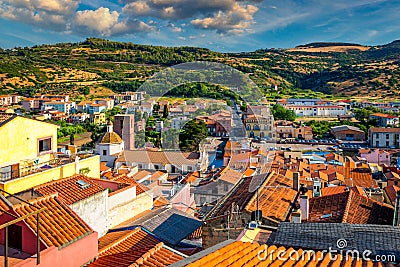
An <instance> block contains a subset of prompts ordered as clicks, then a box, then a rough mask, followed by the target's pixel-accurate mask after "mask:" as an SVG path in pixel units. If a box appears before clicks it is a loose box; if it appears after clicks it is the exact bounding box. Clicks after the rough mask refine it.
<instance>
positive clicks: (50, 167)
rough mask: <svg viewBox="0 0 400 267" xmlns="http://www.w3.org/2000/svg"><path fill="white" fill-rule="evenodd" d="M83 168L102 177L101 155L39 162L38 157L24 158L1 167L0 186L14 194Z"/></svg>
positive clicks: (95, 176)
mask: <svg viewBox="0 0 400 267" xmlns="http://www.w3.org/2000/svg"><path fill="white" fill-rule="evenodd" d="M77 158H78V159H77ZM82 169H88V174H87V175H88V176H90V177H94V178H100V156H98V155H96V156H93V155H92V154H84V155H79V156H76V155H72V156H65V157H54V158H53V159H51V160H49V161H45V162H39V161H38V160H37V159H33V160H22V161H20V163H17V164H13V165H11V166H5V167H2V168H0V188H1V189H3V190H6V191H8V192H10V193H12V194H14V193H18V192H22V191H25V190H28V189H30V188H32V187H34V186H37V185H40V184H43V183H47V182H50V181H53V180H57V179H61V178H65V177H69V176H72V175H74V174H76V173H77V172H79V171H80V170H82Z"/></svg>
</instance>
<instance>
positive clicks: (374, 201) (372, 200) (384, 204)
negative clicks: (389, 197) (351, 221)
mask: <svg viewBox="0 0 400 267" xmlns="http://www.w3.org/2000/svg"><path fill="white" fill-rule="evenodd" d="M350 191H352V190H350ZM352 192H353V193H354V194H356V195H357V196H358V197H361V198H364V199H365V200H368V201H371V202H373V203H375V204H378V205H380V206H385V207H388V208H393V207H392V206H391V205H389V204H386V203H383V202H379V201H377V200H375V199H372V198H369V197H367V196H363V195H360V194H359V193H357V192H355V191H352Z"/></svg>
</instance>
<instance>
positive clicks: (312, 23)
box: [0, 0, 400, 52]
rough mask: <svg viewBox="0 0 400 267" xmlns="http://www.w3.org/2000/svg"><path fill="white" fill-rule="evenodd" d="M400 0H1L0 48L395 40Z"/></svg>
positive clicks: (227, 46) (251, 46)
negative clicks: (93, 41) (92, 41)
mask: <svg viewBox="0 0 400 267" xmlns="http://www.w3.org/2000/svg"><path fill="white" fill-rule="evenodd" d="M399 14H400V0H110V1H107V0H0V33H1V38H0V47H2V48H13V47H17V46H21V47H24V46H33V45H40V44H54V43H60V42H80V41H83V40H85V39H86V38H88V37H99V38H104V39H108V40H114V41H124V42H133V43H138V44H152V45H162V46H197V47H206V48H210V49H212V50H215V51H221V52H241V51H254V50H256V49H260V48H290V47H295V46H297V45H301V44H306V43H311V42H350V43H359V44H363V45H381V44H386V43H389V42H391V41H394V40H397V39H400V22H399Z"/></svg>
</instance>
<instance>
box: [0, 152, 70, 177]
mask: <svg viewBox="0 0 400 267" xmlns="http://www.w3.org/2000/svg"><path fill="white" fill-rule="evenodd" d="M74 161H75V157H73V156H71V157H65V158H63V157H60V158H58V157H57V158H54V159H52V160H49V161H45V162H36V161H35V160H25V161H22V163H21V164H19V166H18V168H15V169H13V167H12V166H11V170H10V171H4V170H3V171H1V168H0V182H3V183H4V182H7V181H11V180H14V179H17V178H21V177H25V176H28V175H31V174H34V173H40V172H44V171H46V170H49V169H52V168H56V167H58V166H62V165H65V164H68V163H72V162H74ZM5 167H7V166H5ZM5 167H3V168H5Z"/></svg>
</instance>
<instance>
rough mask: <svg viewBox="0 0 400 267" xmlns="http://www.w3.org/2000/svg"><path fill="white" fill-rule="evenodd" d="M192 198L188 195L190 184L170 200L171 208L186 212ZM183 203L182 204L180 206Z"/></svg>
mask: <svg viewBox="0 0 400 267" xmlns="http://www.w3.org/2000/svg"><path fill="white" fill-rule="evenodd" d="M192 201H193V198H192V197H191V195H190V184H186V185H185V186H184V187H183V188H182V189H181V190H179V192H178V193H176V194H175V195H174V197H173V198H172V199H171V203H172V206H173V207H174V208H177V209H179V210H182V211H186V210H187V209H188V207H190V206H191V204H192ZM181 203H184V204H181Z"/></svg>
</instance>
